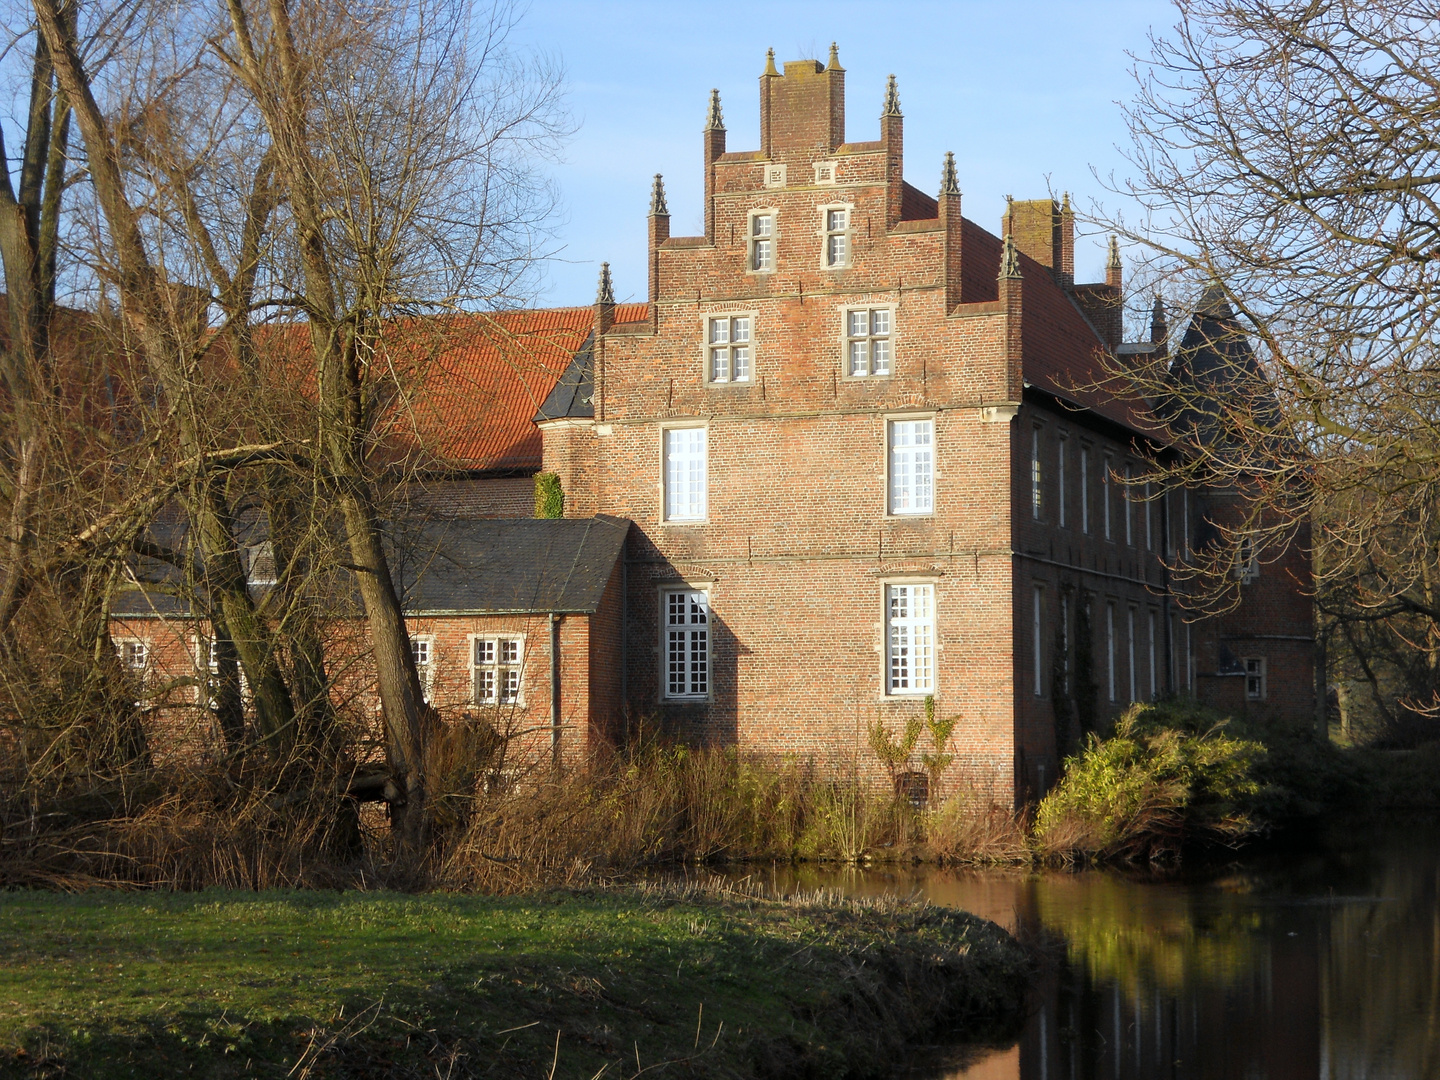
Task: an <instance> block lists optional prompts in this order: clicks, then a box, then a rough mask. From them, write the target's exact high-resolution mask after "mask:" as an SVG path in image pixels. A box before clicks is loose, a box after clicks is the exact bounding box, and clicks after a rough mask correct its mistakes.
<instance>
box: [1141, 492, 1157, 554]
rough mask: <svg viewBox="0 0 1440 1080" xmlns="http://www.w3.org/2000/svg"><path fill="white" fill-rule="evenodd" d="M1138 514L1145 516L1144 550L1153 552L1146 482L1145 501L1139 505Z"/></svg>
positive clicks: (1153, 542) (1148, 494) (1153, 545)
mask: <svg viewBox="0 0 1440 1080" xmlns="http://www.w3.org/2000/svg"><path fill="white" fill-rule="evenodd" d="M1140 512H1141V513H1142V514H1144V515H1145V550H1146V551H1154V550H1155V534H1154V532H1153V531H1152V530H1151V526H1150V522H1151V520H1152V519H1151V514H1150V484H1149V482H1148V481H1147V482H1146V484H1145V501H1144V502H1143V503H1141V504H1140Z"/></svg>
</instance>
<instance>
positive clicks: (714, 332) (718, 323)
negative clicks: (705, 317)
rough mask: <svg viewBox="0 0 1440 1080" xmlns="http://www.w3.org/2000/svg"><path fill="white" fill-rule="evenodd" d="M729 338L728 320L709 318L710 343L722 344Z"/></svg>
mask: <svg viewBox="0 0 1440 1080" xmlns="http://www.w3.org/2000/svg"><path fill="white" fill-rule="evenodd" d="M729 340H730V320H729V319H711V320H710V344H712V345H723V344H725V343H726V342H727V341H729Z"/></svg>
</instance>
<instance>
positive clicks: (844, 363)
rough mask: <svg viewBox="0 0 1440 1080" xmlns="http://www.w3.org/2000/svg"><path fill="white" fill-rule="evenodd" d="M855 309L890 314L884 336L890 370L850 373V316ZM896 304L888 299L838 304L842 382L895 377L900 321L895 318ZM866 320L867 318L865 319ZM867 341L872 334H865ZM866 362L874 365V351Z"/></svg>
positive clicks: (883, 379)
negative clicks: (878, 372)
mask: <svg viewBox="0 0 1440 1080" xmlns="http://www.w3.org/2000/svg"><path fill="white" fill-rule="evenodd" d="M857 311H866V312H872V311H884V312H888V313H889V315H890V332H889V333H888V334H885V335H884V337H885V338H886V339H887V340H888V341H889V342H890V370H889V371H887V372H885V373H884V374H883V375H876V374H875V373H874V372H867V373H866V374H864V375H852V374H851V373H850V342H851V340H852V339H851V337H850V316H851V315H852V314H853V313H854V312H857ZM896 314H897V312H896V305H895V304H894V303H893V302H890V301H883V302H880V303H874V304H842V305H841V306H840V379H841V381H842V382H856V383H868V382H877V381H880V382H883V381H886V380H889V379H893V378H894V377H895V367H896V362H897V359H898V353H899V348H898V346H899V342H900V322H899V319H897V318H896ZM867 321H868V320H867ZM865 338H866V340H867V341H873V340H874V338H875V335H874V334H866V335H865ZM867 364H869V365H870V366H871V367H873V366H874V352H873V350H872V352H871V358H870V360H867Z"/></svg>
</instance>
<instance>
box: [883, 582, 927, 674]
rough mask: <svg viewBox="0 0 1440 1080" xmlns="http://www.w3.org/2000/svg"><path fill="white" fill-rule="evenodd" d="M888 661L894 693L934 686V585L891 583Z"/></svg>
mask: <svg viewBox="0 0 1440 1080" xmlns="http://www.w3.org/2000/svg"><path fill="white" fill-rule="evenodd" d="M889 594H890V633H889V643H888V645H889V653H890V655H889V658H888V659H889V663H888V672H887V678H888V683H889V691H890V692H891V693H901V694H913V693H927V692H929V691H931V690H933V689H934V687H935V614H934V586H933V585H892V586H890V589H889Z"/></svg>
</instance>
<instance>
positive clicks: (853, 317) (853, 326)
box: [850, 311, 870, 337]
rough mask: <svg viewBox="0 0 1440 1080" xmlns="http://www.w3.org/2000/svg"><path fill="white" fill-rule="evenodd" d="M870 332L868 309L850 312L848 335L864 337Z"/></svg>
mask: <svg viewBox="0 0 1440 1080" xmlns="http://www.w3.org/2000/svg"><path fill="white" fill-rule="evenodd" d="M869 332H870V313H869V312H868V311H852V312H850V336H851V337H864V336H865V335H866V334H868V333H869Z"/></svg>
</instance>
